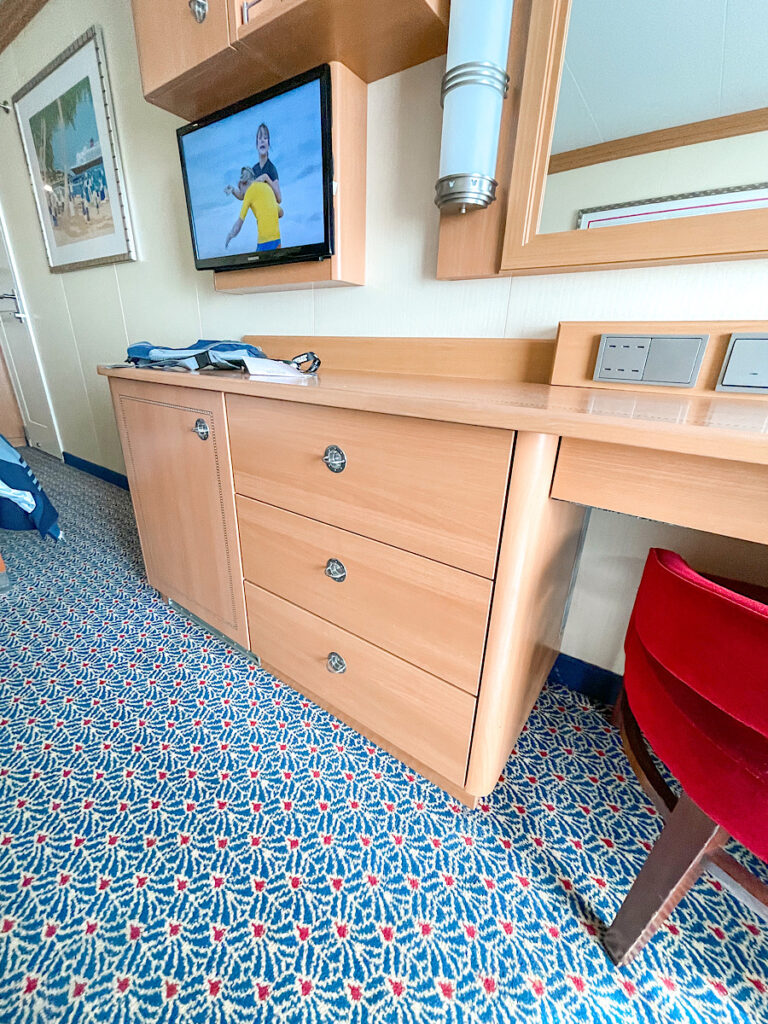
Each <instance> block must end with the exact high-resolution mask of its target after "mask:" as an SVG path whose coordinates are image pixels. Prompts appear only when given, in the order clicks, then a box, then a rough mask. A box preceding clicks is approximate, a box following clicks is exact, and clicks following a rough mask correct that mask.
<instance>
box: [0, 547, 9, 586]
mask: <svg viewBox="0 0 768 1024" xmlns="http://www.w3.org/2000/svg"><path fill="white" fill-rule="evenodd" d="M10 589H11V581H10V579H9V577H8V573H7V571H6V568H5V562H4V561H3V556H2V555H0V594H4V593H5V592H6V591H7V590H10Z"/></svg>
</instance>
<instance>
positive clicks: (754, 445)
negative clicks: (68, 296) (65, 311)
mask: <svg viewBox="0 0 768 1024" xmlns="http://www.w3.org/2000/svg"><path fill="white" fill-rule="evenodd" d="M99 373H100V374H103V375H104V376H108V377H119V378H123V379H128V380H131V379H132V380H143V381H154V382H156V383H159V384H173V385H175V386H181V387H191V388H202V389H206V390H213V391H223V392H231V393H236V394H247V395H253V396H255V397H260V398H273V399H276V400H278V401H291V402H302V403H307V404H311V405H326V406H336V407H342V408H346V409H360V410H363V411H368V412H383V413H389V414H395V415H400V416H415V417H419V418H421V419H436V420H447V421H450V422H454V423H472V424H476V425H478V426H488V427H502V428H505V429H508V430H528V431H535V432H537V433H544V434H557V435H558V436H560V437H572V438H578V439H581V440H590V441H606V442H612V443H614V444H625V445H632V446H634V447H638V448H650V449H655V450H658V451H668V452H679V453H682V454H689V455H705V456H709V457H710V458H718V459H726V460H728V461H731V462H748V463H752V464H755V465H768V398H766V399H765V400H763V399H758V398H753V399H750V400H748V401H743V400H739V399H738V398H733V397H730V396H720V395H718V396H712V397H704V396H701V395H692V396H691V397H687V396H681V395H680V394H674V395H669V396H667V395H663V394H657V393H654V394H647V393H644V392H642V391H638V392H634V391H607V390H604V389H599V388H581V387H578V388H577V387H564V386H559V385H558V386H552V385H548V384H522V383H520V384H518V383H496V382H493V381H478V380H465V379H458V378H438V377H426V376H410V375H405V374H382V373H373V372H366V373H353V372H350V371H345V370H322V371H321V372H320V373H319V374H318V375H317V376H316V377H307V378H303V379H302V380H301V381H297V382H293V381H291V382H287V383H286V382H281V383H278V382H276V381H270V380H259V379H256V378H253V377H251V378H248V377H245V376H244V375H242V374H238V373H226V372H224V373H220V372H216V373H215V374H214V373H211V372H202V373H197V372H183V371H182V372H178V371H169V370H137V369H135V368H134V367H130V366H121V367H104V366H100V367H99Z"/></svg>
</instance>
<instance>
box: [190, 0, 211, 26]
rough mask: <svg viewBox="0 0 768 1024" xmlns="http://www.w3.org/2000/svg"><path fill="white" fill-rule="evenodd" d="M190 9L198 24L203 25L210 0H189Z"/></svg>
mask: <svg viewBox="0 0 768 1024" xmlns="http://www.w3.org/2000/svg"><path fill="white" fill-rule="evenodd" d="M189 9H190V11H192V14H193V15H194V17H195V21H196V22H197V24H198V25H202V24H203V22H204V21H205V16H206V14H207V13H208V0H189Z"/></svg>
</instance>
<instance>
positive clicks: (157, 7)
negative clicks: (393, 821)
mask: <svg viewBox="0 0 768 1024" xmlns="http://www.w3.org/2000/svg"><path fill="white" fill-rule="evenodd" d="M197 3H199V4H200V5H201V6H200V7H198V8H197V9H198V10H199V11H200V12H201V13H202V10H203V7H206V10H205V17H204V19H203V21H198V20H197V18H196V17H195V13H194V10H193V8H195V7H196V4H197ZM132 4H133V23H134V26H135V28H136V43H137V45H138V49H139V65H140V67H141V81H142V85H143V88H144V95H145V96H149V95H151V94H152V93H153V92H154V91H155V90H156V89H159V88H160V87H161V86H163V85H165V84H167V83H168V82H171V81H173V79H174V78H178V76H179V75H182V74H184V73H185V72H186V71H190V70H191V69H193V68H196V67H198V66H199V65H201V64H203V63H204V62H205V61H206V60H208V59H209V58H210V57H214V56H216V54H219V53H221V52H222V51H223V50H226V49H228V47H229V43H230V39H229V21H228V18H229V11H228V6H227V0H191V3H190V0H162V2H161V0H132ZM206 4H207V6H206ZM245 91H246V92H247V89H246V90H245Z"/></svg>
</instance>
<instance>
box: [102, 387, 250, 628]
mask: <svg viewBox="0 0 768 1024" xmlns="http://www.w3.org/2000/svg"><path fill="white" fill-rule="evenodd" d="M110 387H111V390H112V401H113V402H114V406H115V414H116V416H117V423H118V428H119V430H120V440H121V443H122V446H123V453H124V455H125V464H126V470H127V472H128V482H129V484H130V487H131V498H132V499H133V507H134V510H135V512H136V519H137V522H138V525H139V536H140V538H141V548H142V552H143V554H144V562H145V564H146V567H147V578H148V579H149V582H150V583H151V584H152V586H153V587H156V588H157V590H159V591H160V592H161V594H163V595H165V596H166V597H169V598H171V599H173V600H174V601H177V602H178V603H179V604H180V605H183V607H184V608H187V609H188V610H189V611H191V612H192V613H193V614H194V615H197V616H199V617H200V618H201V619H203V620H204V621H205V622H207V623H210V625H211V626H213V627H214V628H215V629H218V630H220V631H221V632H222V633H225V634H226V635H227V636H230V637H232V639H233V640H236V641H237V642H238V643H240V644H242V646H243V647H247V646H248V634H247V628H246V622H245V604H244V597H243V581H242V568H241V564H240V549H239V546H238V542H237V529H236V525H235V504H234V493H233V490H232V469H231V465H230V461H229V443H228V438H227V424H226V416H225V413H224V397H223V395H221V394H218V393H216V392H214V391H198V390H195V389H192V390H190V389H189V388H179V387H173V386H169V387H161V388H159V387H157V386H156V385H154V386H153V385H152V384H147V383H145V382H143V381H122V380H113V381H110Z"/></svg>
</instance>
